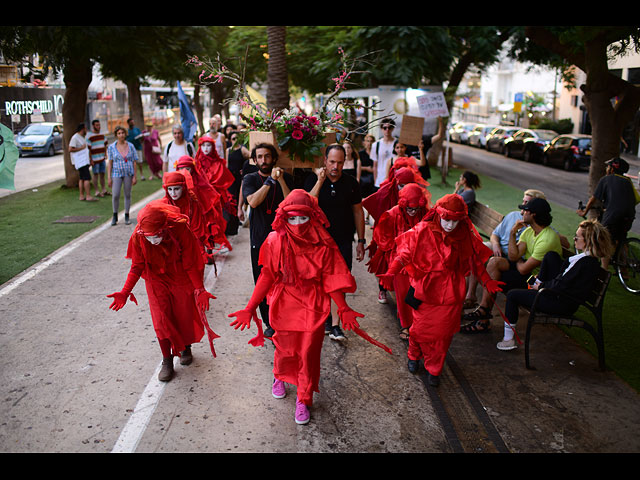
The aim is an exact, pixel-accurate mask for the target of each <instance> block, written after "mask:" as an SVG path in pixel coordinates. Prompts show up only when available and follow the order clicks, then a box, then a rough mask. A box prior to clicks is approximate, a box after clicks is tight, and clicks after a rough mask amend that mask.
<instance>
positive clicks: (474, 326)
mask: <svg viewBox="0 0 640 480" xmlns="http://www.w3.org/2000/svg"><path fill="white" fill-rule="evenodd" d="M518 208H520V210H521V211H522V220H518V221H517V222H516V223H515V224H514V226H513V227H512V228H511V232H510V234H509V248H508V257H507V258H505V257H491V258H490V259H489V261H488V262H487V272H488V273H489V275H490V276H491V278H493V279H494V280H500V281H502V282H505V285H504V286H503V287H502V291H503V292H507V291H509V290H511V289H514V288H527V279H528V278H529V277H530V276H531V274H532V273H533V272H534V271H535V270H536V269H538V267H540V264H542V259H543V258H544V256H545V254H546V253H547V252H550V251H554V252H557V253H558V254H559V255H560V256H562V245H561V244H560V237H559V236H558V234H557V233H556V232H555V230H553V229H552V228H550V227H549V225H551V221H552V217H551V206H550V205H549V203H548V202H547V201H546V200H545V199H543V198H534V199H532V200H530V201H529V202H528V203H526V204H523V205H519V206H518ZM524 225H528V227H527V228H526V229H525V230H524V231H523V232H522V234H521V235H520V238H519V239H518V240H517V241H516V233H517V232H518V230H520V229H521V228H522V227H523V226H524ZM494 301H495V295H494V294H491V293H489V292H488V291H487V290H486V289H484V290H483V292H482V301H481V302H480V305H479V306H478V308H477V309H476V310H474V311H473V312H471V313H468V314H466V315H464V317H463V319H464V320H468V321H470V322H471V323H468V324H467V325H464V326H463V327H462V328H461V329H460V331H461V332H462V333H480V332H486V331H488V330H489V329H490V328H491V323H490V319H491V318H492V317H493V315H492V314H491V309H492V307H493V303H494Z"/></svg>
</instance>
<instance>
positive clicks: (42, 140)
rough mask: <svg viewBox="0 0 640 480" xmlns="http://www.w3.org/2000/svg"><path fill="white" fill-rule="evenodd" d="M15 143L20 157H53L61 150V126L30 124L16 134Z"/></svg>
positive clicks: (59, 124) (44, 123)
mask: <svg viewBox="0 0 640 480" xmlns="http://www.w3.org/2000/svg"><path fill="white" fill-rule="evenodd" d="M15 143H16V146H17V147H18V150H19V151H20V156H22V155H49V156H53V155H55V154H56V152H57V151H61V150H62V149H63V145H62V124H61V123H52V122H43V123H30V124H29V125H27V126H26V127H24V128H23V129H22V130H21V131H20V133H18V135H17V136H16V139H15Z"/></svg>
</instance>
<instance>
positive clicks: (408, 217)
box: [367, 183, 429, 340]
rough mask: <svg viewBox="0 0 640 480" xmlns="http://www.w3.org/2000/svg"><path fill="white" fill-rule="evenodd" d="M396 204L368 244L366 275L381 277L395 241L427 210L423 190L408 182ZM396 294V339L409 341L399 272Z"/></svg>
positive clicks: (405, 282)
mask: <svg viewBox="0 0 640 480" xmlns="http://www.w3.org/2000/svg"><path fill="white" fill-rule="evenodd" d="M399 197H400V198H399V200H398V205H396V206H395V207H393V208H391V209H389V210H387V211H386V212H384V213H383V214H382V216H381V217H380V220H379V221H378V223H376V228H375V229H374V230H373V238H372V240H371V244H370V245H369V248H370V251H372V252H375V253H373V255H372V256H371V260H370V261H369V263H368V264H367V267H368V270H369V273H373V274H374V275H381V274H384V273H386V272H387V270H388V268H389V264H390V263H391V262H392V261H393V259H395V257H396V238H397V237H398V236H399V235H401V234H402V233H404V232H406V231H407V230H409V229H410V228H413V227H414V226H416V225H417V224H418V222H420V220H422V218H423V217H424V215H425V214H426V213H427V211H428V209H429V197H428V196H427V195H426V194H425V190H424V189H423V188H422V187H421V186H419V185H418V184H416V183H410V184H408V185H406V186H405V187H404V188H403V189H402V190H400V194H399ZM391 290H394V291H395V292H396V309H397V313H398V320H399V321H400V327H401V331H400V338H401V339H402V340H409V327H411V323H412V322H413V314H412V313H411V307H409V306H408V305H407V304H406V302H405V301H404V300H405V297H406V295H407V293H408V291H409V277H408V275H407V274H406V273H404V272H400V273H398V274H397V275H396V276H395V277H394V279H393V288H392V289H391Z"/></svg>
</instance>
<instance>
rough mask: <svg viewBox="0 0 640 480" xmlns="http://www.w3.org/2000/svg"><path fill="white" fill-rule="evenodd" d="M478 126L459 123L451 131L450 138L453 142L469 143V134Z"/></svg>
mask: <svg viewBox="0 0 640 480" xmlns="http://www.w3.org/2000/svg"><path fill="white" fill-rule="evenodd" d="M475 126H476V124H475V123H468V122H458V123H456V124H455V125H454V126H453V127H451V128H450V129H449V137H450V139H451V141H452V142H456V143H467V141H468V139H469V132H471V130H473V128H474V127H475Z"/></svg>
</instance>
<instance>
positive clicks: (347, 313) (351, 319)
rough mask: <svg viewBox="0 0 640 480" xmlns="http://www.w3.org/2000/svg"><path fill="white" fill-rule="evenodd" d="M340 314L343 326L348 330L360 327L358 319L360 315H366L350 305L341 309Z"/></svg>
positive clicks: (361, 316)
mask: <svg viewBox="0 0 640 480" xmlns="http://www.w3.org/2000/svg"><path fill="white" fill-rule="evenodd" d="M338 316H339V317H340V320H342V326H343V327H344V328H345V329H346V330H355V329H356V328H360V324H359V323H358V321H357V320H356V319H357V318H358V317H360V318H363V317H364V315H363V314H362V313H358V312H356V311H355V310H352V309H351V308H350V307H346V308H341V309H339V310H338Z"/></svg>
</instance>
